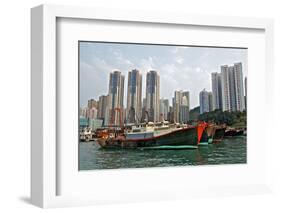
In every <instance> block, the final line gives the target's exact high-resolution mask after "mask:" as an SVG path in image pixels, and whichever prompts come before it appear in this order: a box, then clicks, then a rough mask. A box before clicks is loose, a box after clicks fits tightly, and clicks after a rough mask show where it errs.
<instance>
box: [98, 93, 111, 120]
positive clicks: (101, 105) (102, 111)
mask: <svg viewBox="0 0 281 213" xmlns="http://www.w3.org/2000/svg"><path fill="white" fill-rule="evenodd" d="M108 97H109V96H108V95H101V96H100V97H99V102H98V118H99V119H102V120H103V125H107V124H108V120H106V119H105V118H106V111H107V110H108Z"/></svg>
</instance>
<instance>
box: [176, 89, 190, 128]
mask: <svg viewBox="0 0 281 213" xmlns="http://www.w3.org/2000/svg"><path fill="white" fill-rule="evenodd" d="M189 106H190V100H189V91H182V90H180V91H175V96H174V98H173V112H174V116H173V117H174V121H175V122H178V123H186V122H187V121H188V120H189Z"/></svg>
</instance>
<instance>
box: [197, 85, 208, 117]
mask: <svg viewBox="0 0 281 213" xmlns="http://www.w3.org/2000/svg"><path fill="white" fill-rule="evenodd" d="M199 103H200V114H203V113H204V112H209V111H210V102H209V92H208V91H206V89H203V90H202V91H201V92H200V93H199Z"/></svg>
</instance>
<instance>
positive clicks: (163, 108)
mask: <svg viewBox="0 0 281 213" xmlns="http://www.w3.org/2000/svg"><path fill="white" fill-rule="evenodd" d="M168 113H169V99H164V98H161V99H160V115H161V116H162V118H161V120H162V119H164V120H168Z"/></svg>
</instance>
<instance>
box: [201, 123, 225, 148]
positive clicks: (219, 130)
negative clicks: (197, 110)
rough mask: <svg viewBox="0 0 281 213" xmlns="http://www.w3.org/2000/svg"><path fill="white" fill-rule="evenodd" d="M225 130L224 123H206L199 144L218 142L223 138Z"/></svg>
mask: <svg viewBox="0 0 281 213" xmlns="http://www.w3.org/2000/svg"><path fill="white" fill-rule="evenodd" d="M224 132H225V125H216V124H214V123H208V124H207V126H206V128H205V129H204V132H203V134H202V138H201V140H200V144H199V145H208V144H211V143H218V142H221V141H222V140H223V137H224Z"/></svg>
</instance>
